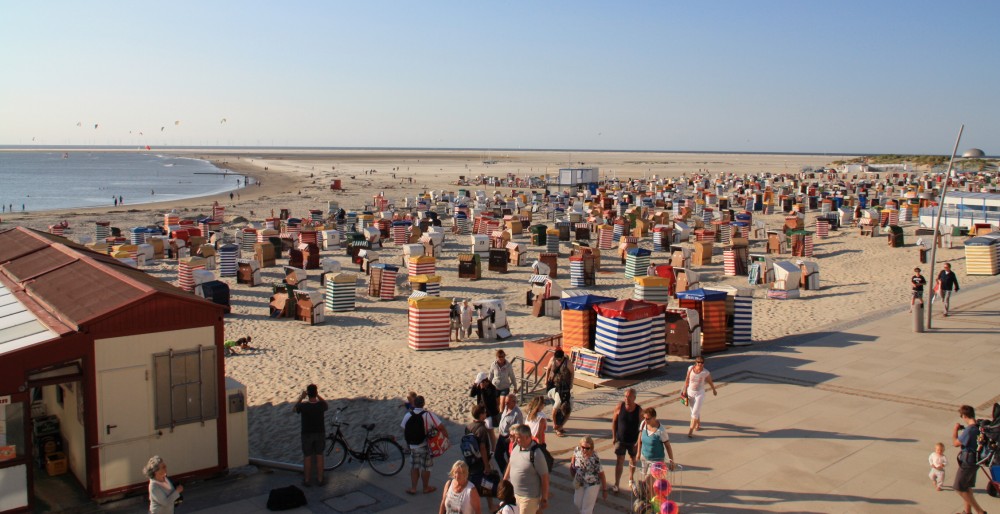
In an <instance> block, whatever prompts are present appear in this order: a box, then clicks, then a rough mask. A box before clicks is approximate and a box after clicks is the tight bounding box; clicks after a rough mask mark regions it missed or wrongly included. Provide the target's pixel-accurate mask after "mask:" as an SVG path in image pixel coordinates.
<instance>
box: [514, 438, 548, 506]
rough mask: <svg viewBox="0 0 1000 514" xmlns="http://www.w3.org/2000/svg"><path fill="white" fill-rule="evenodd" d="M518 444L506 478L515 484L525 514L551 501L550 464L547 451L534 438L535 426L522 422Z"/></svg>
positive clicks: (515, 490) (517, 496)
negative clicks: (532, 430) (546, 455)
mask: <svg viewBox="0 0 1000 514" xmlns="http://www.w3.org/2000/svg"><path fill="white" fill-rule="evenodd" d="M515 431H516V433H517V445H516V446H515V447H514V450H513V452H511V455H510V464H509V465H508V466H507V471H506V472H504V475H503V479H504V480H509V481H510V483H511V484H512V485H513V486H514V499H515V500H516V501H517V505H518V508H519V509H520V510H521V514H538V513H540V512H541V511H543V510H545V509H546V508H547V507H548V505H549V468H548V465H547V464H546V461H545V455H544V454H543V453H542V452H541V451H540V450H539V449H538V445H537V444H535V443H534V442H532V439H531V428H529V427H528V426H527V425H518V426H517V428H516V429H515Z"/></svg>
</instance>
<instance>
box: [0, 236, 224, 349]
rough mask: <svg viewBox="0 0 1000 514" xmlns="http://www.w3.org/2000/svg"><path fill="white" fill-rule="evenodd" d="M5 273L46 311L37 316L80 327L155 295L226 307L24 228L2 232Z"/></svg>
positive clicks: (1, 270)
mask: <svg viewBox="0 0 1000 514" xmlns="http://www.w3.org/2000/svg"><path fill="white" fill-rule="evenodd" d="M0 274H3V275H4V278H6V279H7V280H6V282H9V283H10V284H11V285H12V286H13V287H12V290H14V291H23V292H24V293H26V294H27V296H29V297H30V298H31V299H32V300H34V301H35V302H36V304H37V307H40V308H41V309H44V311H46V312H45V313H36V314H49V315H51V316H54V317H55V318H57V319H58V320H59V321H61V322H62V323H65V324H67V325H69V326H70V327H72V328H73V329H74V330H79V327H80V326H81V325H85V324H87V323H88V322H93V321H95V320H97V319H100V318H103V317H105V316H107V315H109V314H111V313H113V312H115V311H117V310H120V309H122V308H125V307H127V306H130V305H132V304H134V303H135V302H137V301H139V300H141V299H144V298H146V297H149V296H154V295H167V296H169V297H173V298H174V299H177V300H181V301H184V302H196V303H198V304H202V305H203V306H204V307H206V308H218V309H220V310H221V309H224V307H223V306H221V305H217V304H214V303H212V302H210V301H208V300H205V299H203V298H200V297H198V296H195V295H194V294H191V293H188V292H186V291H183V290H181V289H178V288H176V287H174V286H172V285H170V284H168V283H166V282H164V281H162V280H160V279H158V278H156V277H153V276H150V275H147V274H146V273H144V272H143V271H141V270H138V269H135V268H132V267H130V266H127V265H125V264H122V263H121V262H119V261H118V260H117V259H115V258H113V257H110V256H108V255H104V254H100V253H97V252H93V251H91V250H90V249H88V248H86V247H84V246H82V245H78V244H76V243H73V242H72V241H70V240H68V239H65V238H63V237H60V236H55V235H52V234H47V233H44V232H39V231H36V230H31V229H27V228H24V227H14V228H10V229H7V230H0ZM37 307H36V308H37ZM45 317H48V316H44V317H42V319H43V320H44V319H45Z"/></svg>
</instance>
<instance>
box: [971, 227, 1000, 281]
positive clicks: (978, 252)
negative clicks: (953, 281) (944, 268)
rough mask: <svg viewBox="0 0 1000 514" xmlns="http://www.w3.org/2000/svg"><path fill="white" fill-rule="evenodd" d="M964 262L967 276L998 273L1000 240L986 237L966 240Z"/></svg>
mask: <svg viewBox="0 0 1000 514" xmlns="http://www.w3.org/2000/svg"><path fill="white" fill-rule="evenodd" d="M990 235H991V236H992V234H990ZM965 261H966V267H965V273H966V274H967V275H996V274H998V273H1000V239H998V238H994V237H988V236H979V237H973V238H971V239H966V240H965Z"/></svg>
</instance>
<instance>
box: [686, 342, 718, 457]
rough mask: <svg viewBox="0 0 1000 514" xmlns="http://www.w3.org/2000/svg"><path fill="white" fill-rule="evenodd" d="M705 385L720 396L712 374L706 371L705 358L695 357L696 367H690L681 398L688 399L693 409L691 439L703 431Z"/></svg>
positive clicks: (689, 406)
mask: <svg viewBox="0 0 1000 514" xmlns="http://www.w3.org/2000/svg"><path fill="white" fill-rule="evenodd" d="M705 384H708V385H709V386H711V387H712V395H714V396H718V395H719V392H718V391H717V390H716V389H715V382H713V381H712V374H711V373H710V372H709V371H708V370H707V369H705V358H704V357H702V356H700V355H699V356H698V357H695V359H694V365H693V366H689V367H688V370H687V377H685V379H684V389H682V390H681V397H682V398H686V399H687V406H688V408H690V409H691V426H690V428H689V429H688V437H689V438H691V437H694V431H695V430H701V406H702V403H704V400H705Z"/></svg>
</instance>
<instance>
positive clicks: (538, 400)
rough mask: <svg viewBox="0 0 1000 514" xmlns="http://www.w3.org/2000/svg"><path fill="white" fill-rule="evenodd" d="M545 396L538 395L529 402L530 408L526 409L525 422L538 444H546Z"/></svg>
mask: <svg viewBox="0 0 1000 514" xmlns="http://www.w3.org/2000/svg"><path fill="white" fill-rule="evenodd" d="M544 407H545V398H542V397H541V396H536V397H534V398H532V399H531V402H529V403H528V410H526V411H525V416H524V424H525V425H527V426H528V430H530V431H531V439H532V440H534V441H535V442H536V443H538V444H545V427H546V425H547V421H546V420H545V412H544V411H543V410H542V409H543V408H544Z"/></svg>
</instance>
